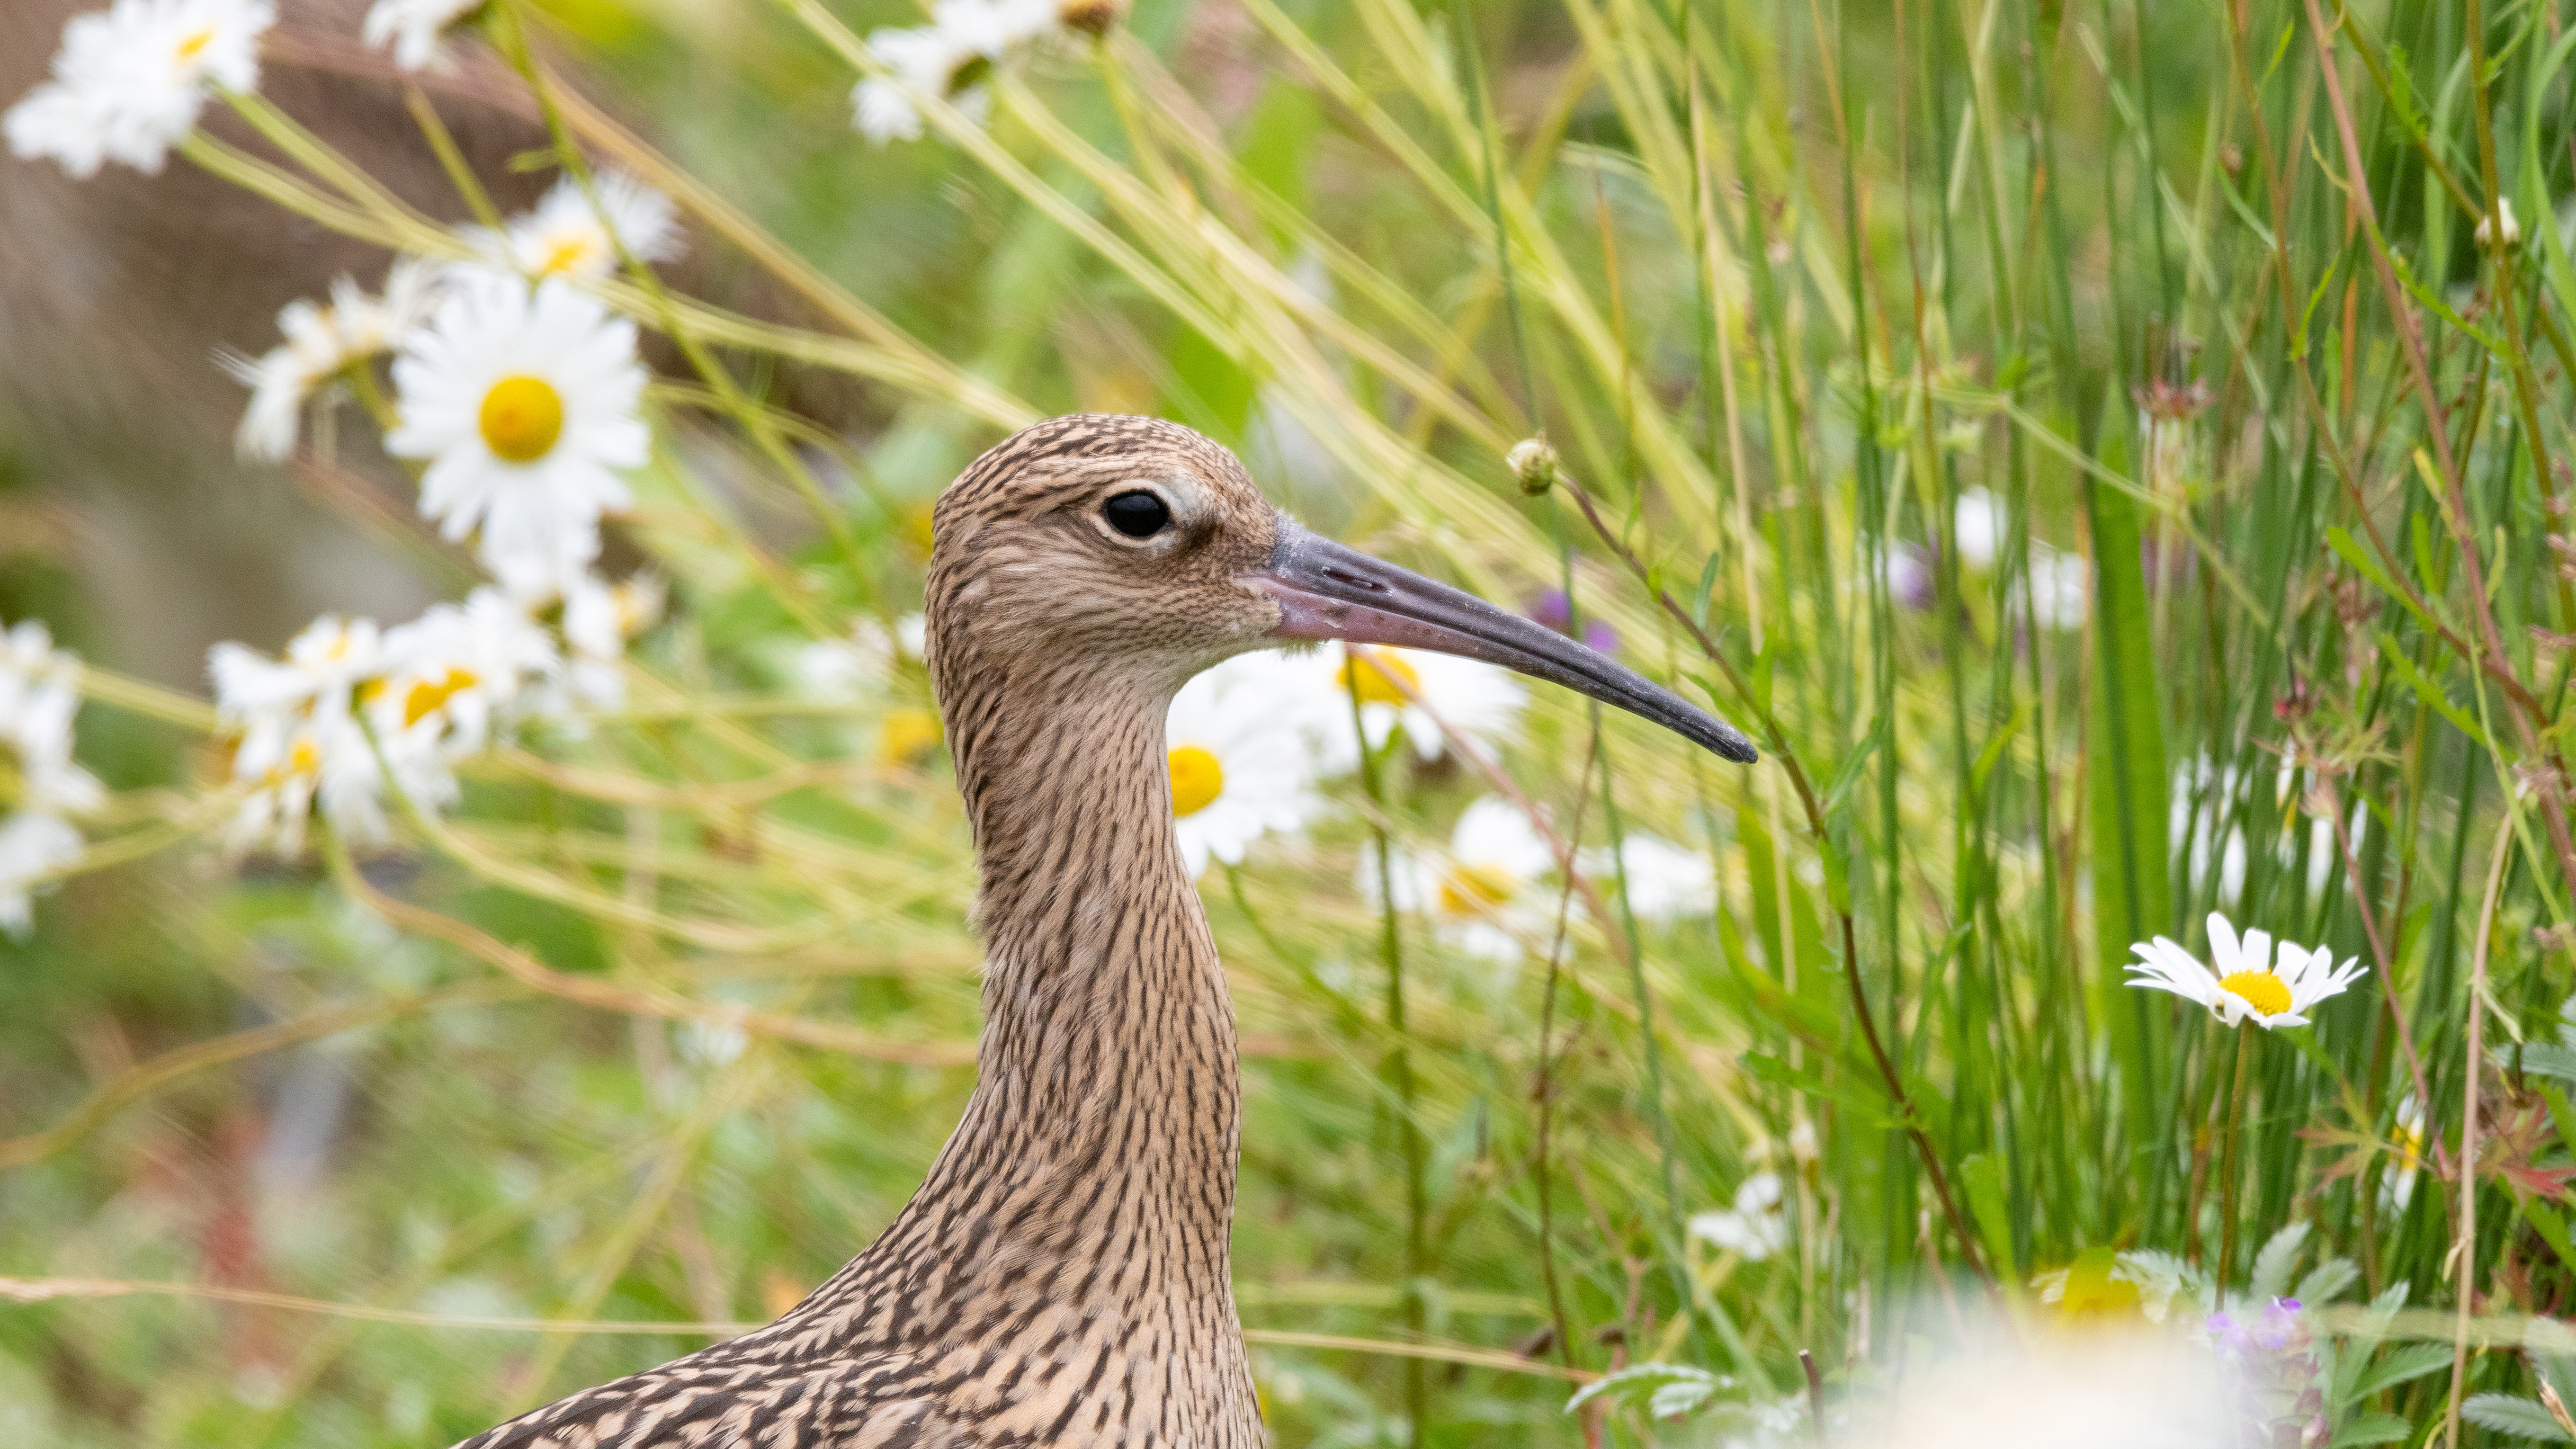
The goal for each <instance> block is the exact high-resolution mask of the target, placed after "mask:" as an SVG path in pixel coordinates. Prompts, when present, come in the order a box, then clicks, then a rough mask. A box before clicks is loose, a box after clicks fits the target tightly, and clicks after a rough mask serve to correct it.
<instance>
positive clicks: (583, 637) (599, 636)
mask: <svg viewBox="0 0 2576 1449" xmlns="http://www.w3.org/2000/svg"><path fill="white" fill-rule="evenodd" d="M668 602H669V589H668V586H667V585H665V584H664V583H663V582H662V580H661V578H660V576H658V575H655V574H637V575H635V576H634V577H632V578H629V579H626V580H625V581H623V582H621V583H615V584H612V583H608V582H606V581H604V580H602V579H599V578H597V577H594V576H590V575H584V576H583V577H582V579H581V580H580V582H578V583H577V584H575V585H574V586H573V588H572V589H571V591H570V592H568V593H566V594H565V595H564V610H563V632H564V643H565V644H566V645H567V646H568V648H567V651H566V657H565V669H564V678H565V682H566V684H567V685H568V686H569V689H570V698H569V699H567V700H563V701H560V702H557V703H555V704H552V705H550V706H549V707H548V709H547V710H546V712H549V713H562V712H565V711H566V710H568V709H569V708H570V707H571V706H573V705H576V704H584V705H592V706H597V707H601V708H612V709H613V708H615V707H616V706H618V705H621V704H624V703H625V702H626V645H627V643H628V641H630V640H632V639H634V638H635V637H636V636H637V635H639V634H641V633H643V632H644V631H645V630H647V629H650V628H652V627H653V626H654V625H655V624H658V623H660V622H661V621H662V610H663V608H664V607H665V605H667V604H668Z"/></svg>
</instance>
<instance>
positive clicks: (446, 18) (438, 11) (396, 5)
mask: <svg viewBox="0 0 2576 1449" xmlns="http://www.w3.org/2000/svg"><path fill="white" fill-rule="evenodd" d="M483 3H484V0H376V3H375V7H374V8H373V9H370V10H369V11H368V12H367V19H366V23H365V24H364V25H362V26H360V27H359V30H358V36H359V38H360V39H362V40H364V41H365V42H366V43H367V44H369V45H390V46H392V47H393V50H394V64H396V65H398V66H400V67H402V68H403V69H404V70H419V69H421V68H422V67H424V66H431V65H437V64H439V63H440V62H442V61H443V60H445V59H446V56H445V53H444V51H443V49H442V47H441V46H440V44H439V41H440V39H441V38H442V37H443V36H444V35H445V34H446V31H447V27H449V26H450V25H453V24H455V23H456V22H457V21H459V20H461V19H463V18H464V17H465V16H466V15H467V14H469V13H471V12H473V11H476V10H479V9H481V8H482V7H483Z"/></svg>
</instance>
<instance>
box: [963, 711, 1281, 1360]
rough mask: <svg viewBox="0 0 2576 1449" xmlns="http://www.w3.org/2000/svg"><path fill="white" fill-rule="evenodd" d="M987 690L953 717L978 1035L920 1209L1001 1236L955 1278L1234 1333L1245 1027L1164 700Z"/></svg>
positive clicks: (990, 1236) (990, 1239)
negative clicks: (1232, 1253)
mask: <svg viewBox="0 0 2576 1449" xmlns="http://www.w3.org/2000/svg"><path fill="white" fill-rule="evenodd" d="M952 677H953V676H952ZM974 677H976V678H977V679H978V681H979V684H980V687H971V686H970V688H969V689H967V690H964V691H943V699H942V705H943V710H944V712H945V714H946V715H947V718H948V724H949V731H950V741H951V748H952V750H953V751H954V753H955V755H956V758H957V762H958V780H959V786H960V789H961V790H962V792H963V793H964V795H965V797H966V802H967V807H968V811H969V818H970V819H971V820H972V821H973V823H974V829H975V850H976V860H977V865H978V867H979V870H980V873H981V890H980V894H979V898H978V903H977V908H976V914H977V923H978V925H979V926H980V927H981V929H982V932H983V935H984V939H985V948H986V962H987V965H986V976H985V983H984V1008H985V1025H984V1034H983V1040H982V1043H981V1046H980V1048H979V1052H978V1067H979V1078H978V1082H977V1085H976V1089H975V1094H974V1097H973V1099H972V1100H971V1101H970V1103H969V1104H968V1107H967V1110H966V1115H965V1118H964V1120H963V1121H962V1122H961V1123H960V1124H959V1126H958V1129H957V1132H956V1135H955V1136H954V1137H953V1138H951V1139H950V1142H949V1144H948V1146H947V1148H946V1149H945V1150H944V1151H943V1152H942V1153H941V1154H940V1160H939V1163H938V1164H937V1166H936V1167H934V1169H933V1171H932V1175H931V1179H930V1181H929V1182H928V1183H927V1184H926V1185H925V1186H924V1188H923V1194H922V1195H923V1197H924V1198H929V1197H931V1196H933V1195H934V1194H963V1195H972V1196H973V1197H975V1198H976V1199H978V1201H977V1204H976V1214H977V1216H978V1217H979V1218H980V1219H981V1220H982V1221H983V1222H984V1223H985V1224H986V1225H987V1227H986V1234H987V1237H986V1241H985V1242H983V1243H981V1244H979V1245H977V1246H976V1247H975V1249H974V1250H973V1251H974V1252H975V1253H976V1255H977V1257H978V1259H979V1263H978V1264H975V1265H961V1264H959V1263H958V1262H957V1261H955V1259H954V1258H953V1257H952V1258H951V1260H950V1262H949V1265H948V1266H949V1271H950V1272H952V1273H953V1272H956V1271H958V1270H959V1269H960V1268H961V1267H964V1268H965V1269H966V1271H967V1272H969V1273H981V1272H984V1271H987V1270H989V1271H992V1272H995V1273H998V1274H1001V1275H1003V1277H1004V1280H1005V1281H1006V1282H1008V1283H1010V1284H1011V1285H1013V1286H1014V1287H1016V1288H1017V1289H1018V1290H1020V1291H1036V1292H1040V1293H1042V1294H1044V1295H1045V1296H1046V1297H1047V1298H1048V1299H1049V1300H1050V1301H1053V1302H1056V1303H1057V1304H1059V1305H1060V1306H1073V1305H1072V1304H1071V1303H1069V1302H1068V1300H1069V1299H1070V1300H1080V1299H1084V1298H1091V1299H1093V1300H1094V1301H1092V1302H1090V1303H1088V1304H1084V1305H1083V1306H1085V1307H1090V1308H1114V1310H1115V1311H1116V1312H1117V1313H1118V1314H1119V1315H1120V1316H1125V1317H1134V1316H1138V1315H1140V1314H1142V1315H1147V1316H1159V1315H1161V1314H1162V1313H1165V1312H1170V1311H1173V1310H1175V1309H1177V1310H1179V1311H1181V1312H1184V1313H1187V1314H1188V1315H1190V1316H1192V1317H1196V1316H1198V1315H1200V1314H1201V1313H1204V1312H1207V1311H1209V1310H1212V1309H1216V1308H1220V1307H1221V1308H1222V1310H1223V1311H1222V1314H1221V1315H1218V1316H1221V1318H1222V1320H1223V1321H1224V1323H1225V1324H1226V1326H1227V1328H1228V1329H1229V1331H1230V1329H1231V1325H1232V1321H1233V1311H1232V1310H1233V1304H1232V1290H1231V1286H1230V1279H1229V1277H1228V1272H1227V1241H1228V1236H1229V1233H1230V1231H1231V1226H1232V1220H1233V1213H1234V1187H1235V1155H1236V1145H1237V1132H1238V1127H1239V1099H1240V1087H1239V1083H1238V1079H1237V1075H1236V1061H1235V1030H1234V1018H1233V1012H1232V1008H1231V1006H1230V1004H1229V1002H1228V1001H1227V998H1226V990H1225V980H1224V976H1223V973H1222V971H1221V969H1220V968H1219V965H1218V962H1217V956H1216V947H1215V943H1214V941H1213V940H1212V939H1211V937H1210V936H1209V934H1208V926H1207V917H1206V913H1205V912H1204V911H1203V910H1202V909H1201V907H1200V904H1199V898H1198V892H1197V889H1196V887H1195V886H1194V885H1193V884H1192V882H1191V880H1190V878H1189V875H1188V872H1187V871H1186V870H1185V868H1184V867H1183V865H1182V862H1181V857H1180V852H1179V849H1178V847H1177V845H1176V844H1175V843H1174V839H1173V834H1172V811H1171V799H1170V779H1169V766H1168V763H1167V755H1166V746H1165V742H1164V740H1165V724H1164V720H1165V716H1166V714H1167V713H1168V712H1169V709H1170V703H1171V691H1170V687H1169V686H1168V685H1164V684H1161V683H1160V682H1159V681H1152V680H1121V679H1120V678H1118V677H1117V676H1116V675H1115V674H1114V673H1113V672H1111V671H1104V670H1083V669H1075V668H1070V667H1065V666H1057V667H1055V668H1051V669H1043V670H1040V669H1031V670H1027V671H1022V672H1018V674H1017V677H1013V676H1012V675H1009V674H1003V673H1001V672H1000V671H993V672H991V673H986V674H980V675H977V676H974ZM1058 1270H1061V1271H1058ZM1050 1280H1052V1281H1051V1282H1050ZM1039 1284H1046V1285H1047V1286H1045V1287H1039V1286H1038V1285H1039ZM1140 1296H1142V1297H1146V1298H1154V1297H1160V1298H1162V1299H1163V1300H1164V1301H1163V1302H1162V1303H1161V1304H1160V1305H1159V1306H1157V1305H1155V1304H1149V1303H1142V1302H1140V1301H1139V1299H1140ZM1111 1300H1114V1302H1112V1301H1111ZM1175 1300H1178V1301H1175ZM1184 1304H1186V1306H1184Z"/></svg>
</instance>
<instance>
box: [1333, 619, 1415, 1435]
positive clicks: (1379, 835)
mask: <svg viewBox="0 0 2576 1449" xmlns="http://www.w3.org/2000/svg"><path fill="white" fill-rule="evenodd" d="M1343 660H1344V663H1343V665H1342V670H1343V683H1344V684H1345V685H1346V686H1347V687H1348V692H1349V694H1350V700H1351V733H1352V735H1353V736H1355V737H1356V738H1357V739H1358V741H1359V747H1360V787H1361V788H1362V789H1363V790H1365V791H1366V792H1367V793H1368V798H1369V805H1370V806H1371V807H1372V808H1371V809H1370V811H1369V822H1370V823H1369V830H1370V833H1371V835H1372V836H1373V837H1374V838H1375V840H1376V842H1377V900H1378V938H1377V949H1378V960H1379V961H1380V962H1381V963H1382V964H1383V965H1384V966H1385V967H1386V1029H1387V1034H1388V1035H1389V1037H1390V1038H1392V1040H1393V1042H1394V1045H1393V1046H1392V1047H1391V1048H1390V1049H1389V1050H1388V1052H1387V1057H1386V1074H1387V1078H1388V1080H1389V1082H1390V1083H1391V1084H1392V1085H1393V1086H1394V1088H1395V1103H1396V1117H1397V1122H1396V1132H1397V1140H1398V1142H1399V1143H1400V1144H1401V1146H1402V1150H1403V1153H1404V1292H1403V1295H1402V1297H1403V1300H1404V1326H1405V1328H1406V1330H1407V1331H1408V1332H1409V1333H1411V1335H1412V1341H1413V1342H1416V1343H1419V1342H1421V1340H1422V1335H1423V1331H1424V1328H1425V1326H1426V1325H1425V1323H1424V1321H1423V1313H1422V1279H1423V1274H1424V1273H1426V1272H1427V1271H1429V1268H1428V1265H1427V1263H1426V1262H1425V1261H1424V1234H1423V1224H1424V1220H1425V1218H1426V1217H1427V1216H1428V1210H1429V1208H1428V1202H1427V1200H1426V1188H1425V1185H1424V1181H1423V1160H1422V1157H1423V1154H1422V1129H1421V1127H1420V1126H1419V1125H1418V1124H1417V1123H1416V1122H1415V1120H1414V1083H1413V1056H1412V1053H1411V1051H1410V1050H1409V1049H1408V1047H1407V1044H1406V1038H1405V1025H1404V936H1403V933H1402V932H1401V931H1400V930H1399V929H1398V928H1397V921H1396V914H1395V851H1394V843H1393V841H1392V840H1391V839H1390V838H1389V837H1388V835H1387V833H1386V826H1385V824H1384V823H1383V822H1384V821H1385V819H1386V782H1385V779H1384V776H1383V774H1382V770H1381V766H1382V764H1383V761H1382V759H1381V758H1380V756H1379V755H1378V754H1377V753H1376V752H1375V751H1372V750H1371V749H1370V748H1369V742H1368V729H1367V726H1366V724H1365V723H1364V722H1363V721H1362V720H1361V718H1360V691H1359V677H1358V671H1359V670H1360V669H1361V668H1363V667H1364V666H1363V665H1362V663H1361V662H1360V660H1359V657H1358V656H1357V655H1356V654H1355V653H1351V652H1348V651H1345V653H1344V655H1343ZM1395 739H1396V736H1394V735H1389V736H1388V738H1387V743H1388V744H1389V745H1390V746H1392V745H1393V744H1394V743H1395ZM1429 1397H1430V1381H1429V1379H1428V1378H1427V1377H1425V1374H1424V1365H1423V1362H1422V1360H1420V1359H1416V1358H1408V1359H1406V1360H1405V1361H1404V1412H1405V1442H1406V1443H1408V1444H1409V1445H1411V1446H1413V1449H1421V1445H1422V1418H1423V1414H1424V1411H1425V1409H1426V1408H1427V1406H1428V1402H1429Z"/></svg>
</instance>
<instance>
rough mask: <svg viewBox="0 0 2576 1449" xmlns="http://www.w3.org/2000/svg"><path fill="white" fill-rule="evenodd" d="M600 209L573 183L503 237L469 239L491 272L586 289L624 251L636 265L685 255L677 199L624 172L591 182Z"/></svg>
mask: <svg viewBox="0 0 2576 1449" xmlns="http://www.w3.org/2000/svg"><path fill="white" fill-rule="evenodd" d="M591 185H592V186H593V187H594V188H595V189H596V190H597V191H598V194H599V204H598V205H597V206H593V205H591V198H590V195H589V194H588V193H586V192H584V191H583V190H582V189H581V183H580V182H579V181H576V180H574V179H573V178H572V177H570V176H567V177H565V178H563V179H562V180H560V181H558V182H556V183H555V184H554V189H553V190H551V191H548V192H547V193H546V194H545V196H544V197H543V198H542V199H541V200H539V201H538V202H537V204H536V205H535V206H534V207H533V208H531V209H530V210H529V211H528V212H527V214H526V215H524V216H521V217H519V218H518V219H516V220H514V221H512V222H511V223H510V224H509V225H508V226H506V227H504V228H502V229H501V230H499V231H495V230H493V229H492V228H490V227H482V226H477V227H468V228H466V230H465V232H464V236H465V239H466V241H467V242H468V244H470V245H471V246H473V248H474V249H475V251H476V252H477V253H478V254H480V255H481V256H482V257H483V259H484V262H485V264H486V265H488V266H491V267H493V268H495V269H497V270H500V271H506V272H515V273H517V274H519V275H520V276H524V277H528V278H530V279H534V280H542V279H544V278H546V277H570V278H573V279H574V280H576V281H586V280H591V279H594V278H598V277H605V276H608V275H609V274H611V273H613V272H615V271H616V270H617V267H618V255H617V247H618V243H620V242H623V243H625V245H626V251H627V254H628V255H630V256H632V257H634V258H635V259H636V260H637V261H644V262H667V261H670V260H672V259H674V258H676V257H678V256H679V255H680V254H681V252H683V251H685V250H686V249H687V244H688V238H687V236H686V235H685V234H684V233H683V232H682V231H681V230H680V216H679V212H678V211H677V210H675V209H674V208H673V207H672V205H671V199H670V198H669V197H667V196H664V195H663V194H662V193H660V192H658V191H656V190H654V189H653V188H652V187H650V186H647V185H645V184H644V183H643V182H641V181H638V180H636V179H635V178H634V177H633V176H630V175H628V174H627V173H625V172H623V171H618V170H614V169H610V170H603V171H601V172H599V173H597V174H596V175H594V176H593V177H592V178H591Z"/></svg>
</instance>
